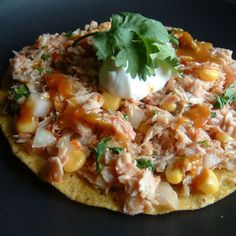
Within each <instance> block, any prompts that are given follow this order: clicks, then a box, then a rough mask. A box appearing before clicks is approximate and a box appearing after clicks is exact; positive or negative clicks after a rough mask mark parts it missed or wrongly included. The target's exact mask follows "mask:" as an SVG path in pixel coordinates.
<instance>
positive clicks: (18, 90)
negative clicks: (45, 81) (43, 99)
mask: <svg viewBox="0 0 236 236" xmlns="http://www.w3.org/2000/svg"><path fill="white" fill-rule="evenodd" d="M9 95H10V97H11V98H12V100H13V101H14V102H17V101H18V100H19V99H20V98H22V97H29V95H30V91H29V89H28V87H27V86H26V85H24V84H21V85H16V86H13V87H12V88H11V89H10V90H9Z"/></svg>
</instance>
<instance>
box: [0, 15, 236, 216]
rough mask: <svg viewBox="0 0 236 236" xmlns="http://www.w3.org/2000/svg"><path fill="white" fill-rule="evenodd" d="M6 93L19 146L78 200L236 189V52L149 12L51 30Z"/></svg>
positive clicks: (183, 196)
mask: <svg viewBox="0 0 236 236" xmlns="http://www.w3.org/2000/svg"><path fill="white" fill-rule="evenodd" d="M14 53H15V57H14V58H13V59H11V60H10V70H9V74H8V75H7V76H6V77H5V78H4V86H3V87H2V90H1V93H0V104H1V115H0V124H1V128H2V130H3V132H4V134H5V136H6V137H7V138H8V140H9V142H10V144H11V147H12V150H13V152H14V154H15V155H16V156H17V157H18V158H20V159H21V160H22V161H23V162H24V163H25V164H26V165H27V166H28V167H29V168H30V169H32V170H33V171H34V172H35V173H36V174H37V175H38V176H40V177H41V178H42V179H44V180H46V181H47V182H49V183H51V184H53V185H54V186H55V187H56V188H57V189H59V190H60V191H61V192H62V193H64V194H65V195H66V196H68V197H69V198H70V199H73V200H75V201H78V202H81V203H84V204H87V205H93V206H99V207H105V208H108V209H111V210H114V211H120V212H123V213H126V214H130V215H134V214H139V213H145V214H163V213H167V212H171V211H178V210H193V209H198V208H201V207H204V206H207V205H209V204H212V203H214V202H216V201H217V200H219V199H222V198H224V197H225V196H227V195H228V194H230V193H231V192H233V191H234V190H235V189H236V177H235V173H236V140H235V139H236V112H235V107H236V101H235V100H236V90H235V81H236V78H235V77H236V61H235V60H233V59H232V51H230V50H227V49H222V48H216V47H213V45H212V44H211V43H207V42H203V41H198V40H196V39H194V38H193V37H192V36H191V35H190V34H189V33H188V32H186V31H184V30H182V29H179V28H172V27H165V26H163V25H162V23H160V22H159V21H156V20H152V19H148V18H146V17H144V16H142V15H140V14H134V13H120V14H114V15H112V17H111V21H109V22H105V23H102V24H97V23H96V22H95V21H92V22H91V24H89V25H86V26H85V29H84V30H80V29H77V30H75V31H73V32H67V33H61V34H58V33H56V34H43V35H41V36H39V37H38V39H37V40H36V42H35V43H34V44H33V45H30V46H26V47H24V48H23V49H22V50H21V51H20V52H14Z"/></svg>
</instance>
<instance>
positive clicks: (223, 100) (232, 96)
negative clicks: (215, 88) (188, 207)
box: [214, 84, 236, 109]
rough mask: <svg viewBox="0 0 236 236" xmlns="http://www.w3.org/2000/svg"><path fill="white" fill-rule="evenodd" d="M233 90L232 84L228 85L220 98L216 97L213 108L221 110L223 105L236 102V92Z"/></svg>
mask: <svg viewBox="0 0 236 236" xmlns="http://www.w3.org/2000/svg"><path fill="white" fill-rule="evenodd" d="M233 88H234V84H230V85H229V87H228V88H227V89H226V90H225V92H224V93H223V94H222V95H221V96H216V101H215V104H214V107H215V108H219V109H222V108H223V107H224V106H225V105H227V104H230V103H231V102H233V101H234V100H236V91H235V90H234V89H233Z"/></svg>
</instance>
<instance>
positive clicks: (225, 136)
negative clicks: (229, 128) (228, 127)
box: [215, 131, 233, 144]
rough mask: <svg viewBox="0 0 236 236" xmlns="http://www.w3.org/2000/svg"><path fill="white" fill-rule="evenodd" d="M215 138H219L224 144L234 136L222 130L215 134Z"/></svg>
mask: <svg viewBox="0 0 236 236" xmlns="http://www.w3.org/2000/svg"><path fill="white" fill-rule="evenodd" d="M215 139H216V140H218V141H219V142H220V143H221V144H224V143H226V142H228V141H231V140H233V138H232V137H230V136H229V135H228V134H226V133H224V132H220V131H218V132H217V133H216V134H215Z"/></svg>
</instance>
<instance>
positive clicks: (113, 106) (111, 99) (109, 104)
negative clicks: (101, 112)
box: [102, 92, 121, 111]
mask: <svg viewBox="0 0 236 236" xmlns="http://www.w3.org/2000/svg"><path fill="white" fill-rule="evenodd" d="M102 94H103V98H104V104H103V109H105V110H110V111H116V110H118V108H119V106H120V101H121V98H120V97H117V96H113V95H111V94H109V93H107V92H103V93H102Z"/></svg>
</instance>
